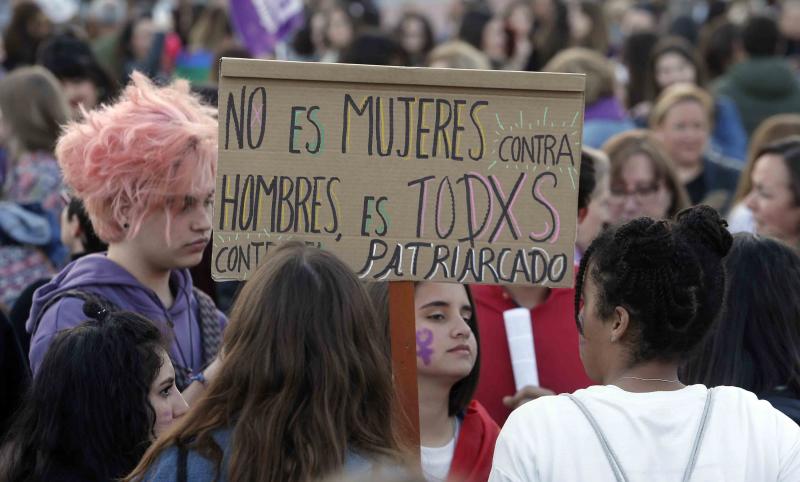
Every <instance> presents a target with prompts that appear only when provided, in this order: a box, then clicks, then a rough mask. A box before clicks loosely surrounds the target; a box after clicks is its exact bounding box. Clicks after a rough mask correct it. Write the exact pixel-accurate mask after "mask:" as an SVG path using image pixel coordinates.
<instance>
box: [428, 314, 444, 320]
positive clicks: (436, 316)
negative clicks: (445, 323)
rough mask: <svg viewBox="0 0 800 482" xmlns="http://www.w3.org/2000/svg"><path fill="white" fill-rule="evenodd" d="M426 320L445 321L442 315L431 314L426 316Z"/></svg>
mask: <svg viewBox="0 0 800 482" xmlns="http://www.w3.org/2000/svg"><path fill="white" fill-rule="evenodd" d="M428 319H429V320H434V321H442V320H444V319H445V316H444V314H443V313H432V314H430V315H428Z"/></svg>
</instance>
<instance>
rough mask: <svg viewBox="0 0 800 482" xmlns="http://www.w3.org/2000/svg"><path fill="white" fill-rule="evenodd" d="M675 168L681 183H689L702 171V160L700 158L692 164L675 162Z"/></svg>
mask: <svg viewBox="0 0 800 482" xmlns="http://www.w3.org/2000/svg"><path fill="white" fill-rule="evenodd" d="M676 168H677V171H678V179H679V180H680V181H681V183H682V184H689V183H690V182H692V181H694V180H695V179H697V177H698V176H700V174H702V173H703V160H702V159H700V162H697V163H693V164H678V163H676Z"/></svg>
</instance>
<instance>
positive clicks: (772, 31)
mask: <svg viewBox="0 0 800 482" xmlns="http://www.w3.org/2000/svg"><path fill="white" fill-rule="evenodd" d="M780 39H781V34H780V31H779V30H778V24H777V23H776V22H775V20H773V19H772V18H770V17H767V16H765V15H754V16H752V17H750V18H749V19H748V20H747V22H746V23H745V24H744V28H743V29H742V45H743V46H744V50H745V52H747V54H748V55H750V56H751V57H769V56H772V55H777V53H778V46H779V43H780Z"/></svg>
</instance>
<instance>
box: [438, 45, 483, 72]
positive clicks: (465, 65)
mask: <svg viewBox="0 0 800 482" xmlns="http://www.w3.org/2000/svg"><path fill="white" fill-rule="evenodd" d="M434 62H444V63H446V64H447V67H448V68H451V69H473V70H490V69H491V68H492V65H491V63H490V62H489V58H488V57H487V56H486V54H484V53H483V52H481V51H480V50H478V49H476V48H475V47H473V46H472V45H470V44H468V43H466V42H463V41H461V40H451V41H449V42H445V43H443V44H441V45H439V46H438V47H436V48H435V49H433V50H431V53H429V54H428V65H431V64H433V63H434Z"/></svg>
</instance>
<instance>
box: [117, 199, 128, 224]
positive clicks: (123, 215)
mask: <svg viewBox="0 0 800 482" xmlns="http://www.w3.org/2000/svg"><path fill="white" fill-rule="evenodd" d="M121 204H122V206H120V208H119V214H120V216H119V219H117V222H118V223H119V225H120V227H121V228H122V229H124V230H126V231H127V230H128V228H130V227H131V220H130V219H131V205H130V202H123V203H121Z"/></svg>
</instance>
